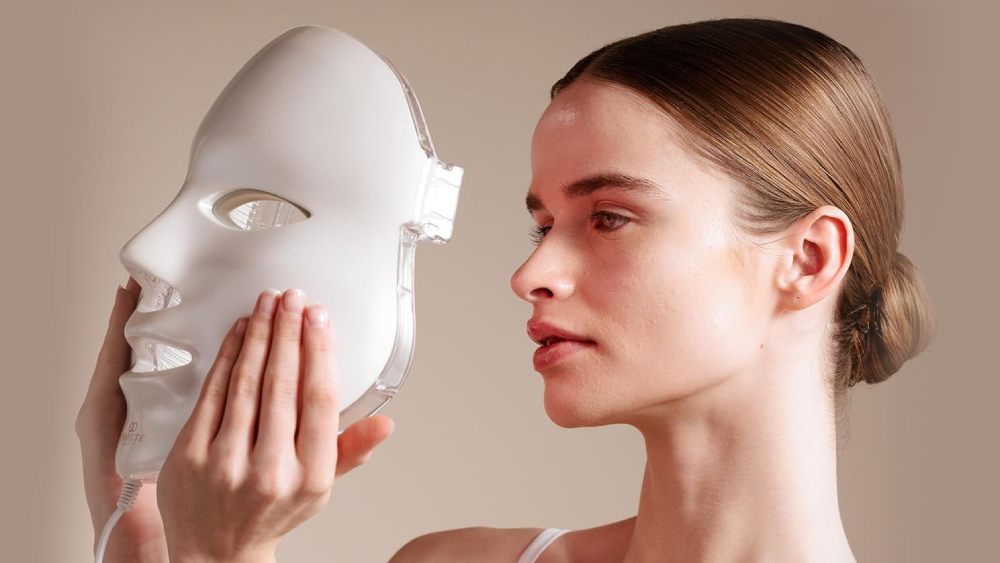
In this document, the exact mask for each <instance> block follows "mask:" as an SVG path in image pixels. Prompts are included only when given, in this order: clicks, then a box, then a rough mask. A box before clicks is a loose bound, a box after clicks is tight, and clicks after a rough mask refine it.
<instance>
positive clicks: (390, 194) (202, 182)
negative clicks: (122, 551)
mask: <svg viewBox="0 0 1000 563" xmlns="http://www.w3.org/2000/svg"><path fill="white" fill-rule="evenodd" d="M461 179H462V169H461V168H459V167H458V166H452V165H449V164H444V163H442V162H441V161H439V160H438V159H437V157H436V155H435V153H434V147H433V145H432V144H431V140H430V136H429V135H428V133H427V128H426V125H425V124H424V119H423V116H422V114H421V112H420V106H419V105H418V104H417V100H416V98H415V97H414V95H413V92H412V91H411V90H410V88H409V85H408V84H407V82H406V80H405V79H404V78H403V76H402V75H400V74H399V73H398V72H397V71H396V70H395V69H394V67H393V66H392V65H391V64H390V63H388V62H387V61H386V60H384V59H382V58H381V57H380V56H379V55H377V54H375V53H374V52H372V51H371V50H369V49H368V48H367V47H365V46H364V45H363V44H361V43H360V42H358V41H357V40H355V39H353V38H351V37H349V36H348V35H345V34H344V33H341V32H339V31H336V30H333V29H328V28H322V27H299V28H295V29H291V30H289V31H287V32H285V33H283V34H282V35H281V36H279V37H277V38H276V39H274V40H273V41H271V42H270V43H269V44H268V45H266V46H265V47H264V48H263V49H261V50H260V52H258V53H257V54H256V55H255V56H254V57H253V58H252V59H250V60H249V61H248V62H247V63H246V64H245V65H244V66H243V68H242V69H241V70H240V71H239V72H238V73H237V74H236V76H235V77H233V79H232V80H231V81H230V83H229V84H228V85H227V86H226V88H225V90H223V92H222V94H220V95H219V98H218V99H217V100H216V101H215V103H214V104H213V105H212V107H211V109H210V110H209V111H208V114H207V115H206V116H205V119H204V120H203V121H202V123H201V126H200V127H199V129H198V132H197V134H196V135H195V139H194V143H193V144H192V147H191V159H190V166H189V170H188V174H187V177H186V178H185V180H184V184H183V186H182V187H181V190H180V192H179V193H178V194H177V196H176V197H175V198H174V199H173V201H171V202H170V204H169V205H168V206H167V208H166V209H165V210H164V211H163V212H161V213H160V214H159V215H158V216H157V217H156V218H155V219H154V220H153V221H152V222H151V223H150V224H149V225H147V226H146V227H145V228H144V229H142V230H141V231H140V232H139V233H138V234H136V235H135V236H134V237H133V238H132V239H131V240H130V241H129V242H128V244H126V245H125V247H124V248H123V249H122V251H121V262H122V264H123V265H124V266H125V268H126V269H127V270H128V271H129V272H130V273H131V274H132V276H133V277H134V278H135V279H136V280H137V281H138V282H139V283H140V285H141V286H142V294H141V298H140V300H139V305H138V307H137V308H136V311H135V313H134V314H133V315H132V317H131V318H130V319H129V321H128V323H127V324H126V327H125V337H126V339H127V340H128V342H129V344H130V345H131V346H132V350H133V366H132V369H131V370H130V371H128V372H126V373H125V374H123V375H122V376H121V378H120V380H119V381H120V383H121V387H122V391H123V392H124V394H125V399H126V402H127V403H128V414H127V418H126V422H125V427H124V428H123V429H122V436H121V440H120V442H119V444H118V452H117V455H116V460H115V461H116V467H117V470H118V472H119V473H120V474H121V475H122V477H124V478H127V479H136V480H141V481H144V482H155V480H156V475H157V474H158V473H159V470H160V467H161V466H162V464H163V461H164V459H165V458H166V456H167V454H168V453H169V452H170V449H171V448H172V446H173V443H174V441H175V439H176V437H177V434H178V433H179V432H180V429H181V427H183V425H184V423H185V422H186V421H187V419H188V417H189V416H190V415H191V412H192V411H193V409H194V404H195V402H196V401H197V398H198V395H199V394H200V392H201V387H202V384H203V381H204V378H205V376H206V374H207V373H208V370H209V368H210V366H211V365H212V362H213V361H214V360H215V356H216V354H217V352H218V349H219V345H220V344H221V342H222V339H223V337H224V336H225V334H226V332H227V331H228V329H229V327H230V326H231V325H232V323H233V322H234V320H235V319H236V318H237V317H240V316H242V315H246V314H249V313H250V311H251V310H252V309H253V304H254V302H255V301H256V298H257V296H258V295H259V293H260V292H261V291H262V290H264V289H267V288H275V289H286V288H290V287H298V288H301V289H302V290H303V291H305V293H306V296H307V298H308V299H309V300H310V301H318V302H321V303H323V304H325V305H326V306H327V308H328V309H329V311H330V319H331V326H332V328H333V332H334V338H335V342H336V346H337V354H336V361H337V364H338V365H337V372H338V374H339V378H340V394H341V395H340V401H341V403H340V409H341V412H340V428H341V430H343V429H344V428H346V427H347V426H349V425H350V424H351V423H353V422H355V421H357V420H359V419H361V418H363V417H365V416H370V415H372V414H374V413H375V412H376V411H378V410H379V409H380V408H381V407H382V406H383V405H385V403H386V402H387V401H389V399H391V398H392V397H393V395H394V394H395V393H396V392H397V390H398V389H399V388H400V386H401V385H402V383H403V379H404V377H405V375H406V372H407V370H408V368H409V365H410V360H411V358H412V356H413V346H414V307H413V289H414V288H413V262H414V251H415V245H416V243H417V242H418V241H421V240H430V241H431V242H434V243H439V244H443V243H445V242H447V241H448V240H450V238H451V233H452V224H453V221H454V216H455V211H456V206H457V204H458V192H459V187H460V184H461Z"/></svg>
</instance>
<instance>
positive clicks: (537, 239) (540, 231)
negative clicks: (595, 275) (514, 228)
mask: <svg viewBox="0 0 1000 563" xmlns="http://www.w3.org/2000/svg"><path fill="white" fill-rule="evenodd" d="M590 218H591V219H601V218H604V219H614V220H615V221H616V222H618V221H620V223H619V224H618V226H616V227H614V228H611V229H605V232H607V231H615V230H618V229H619V228H621V227H623V226H625V225H626V224H627V223H629V222H630V221H631V219H629V218H628V217H625V216H624V215H619V214H618V213H612V212H610V211H595V212H594V213H593V214H592V215H591V216H590ZM551 228H552V227H540V226H538V225H535V226H533V227H532V228H531V242H532V244H534V245H535V246H538V245H539V244H541V242H542V239H543V238H545V234H546V233H548V232H549V229H551ZM598 230H601V229H598Z"/></svg>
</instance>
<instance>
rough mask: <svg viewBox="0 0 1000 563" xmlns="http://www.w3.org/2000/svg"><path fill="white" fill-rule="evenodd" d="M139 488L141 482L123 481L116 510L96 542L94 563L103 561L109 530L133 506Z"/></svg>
mask: <svg viewBox="0 0 1000 563" xmlns="http://www.w3.org/2000/svg"><path fill="white" fill-rule="evenodd" d="M141 488H142V481H135V480H132V479H125V483H124V484H123V485H122V494H121V496H119V497H118V508H116V509H115V511H114V512H113V513H112V514H111V517H110V518H108V522H107V524H105V525H104V530H103V531H102V532H101V539H100V540H99V541H98V542H97V548H96V549H95V550H94V563H101V562H102V561H104V550H105V549H107V547H108V538H109V537H111V530H113V529H114V528H115V524H117V523H118V519H119V518H121V517H122V514H125V513H126V512H128V511H129V510H130V509H131V508H132V505H133V504H135V499H136V498H137V497H138V496H139V489H141Z"/></svg>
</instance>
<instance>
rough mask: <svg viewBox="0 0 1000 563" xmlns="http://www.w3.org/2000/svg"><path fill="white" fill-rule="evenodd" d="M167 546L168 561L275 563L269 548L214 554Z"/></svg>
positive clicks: (192, 562) (186, 562)
mask: <svg viewBox="0 0 1000 563" xmlns="http://www.w3.org/2000/svg"><path fill="white" fill-rule="evenodd" d="M168 547H169V554H170V563H277V558H276V557H275V550H274V549H270V548H262V549H259V550H257V551H252V552H251V551H246V552H242V553H238V554H215V553H206V552H205V551H203V550H200V549H197V548H190V549H189V548H187V547H186V546H175V545H174V544H168Z"/></svg>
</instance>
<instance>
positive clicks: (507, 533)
mask: <svg viewBox="0 0 1000 563" xmlns="http://www.w3.org/2000/svg"><path fill="white" fill-rule="evenodd" d="M541 531H542V529H541V528H486V527H475V528H459V529H455V530H443V531H440V532H432V533H430V534H424V535H422V536H419V537H416V538H414V539H412V540H410V541H409V542H407V543H406V545H404V546H403V547H401V548H400V549H399V551H397V552H396V554H395V555H393V556H392V559H390V560H389V563H425V562H432V561H433V562H434V563H449V562H452V561H454V562H467V561H477V562H479V561H481V562H482V563H492V562H494V561H495V562H497V563H510V562H511V561H517V558H518V556H519V555H520V554H521V552H522V551H523V550H524V548H525V547H527V546H528V544H529V543H531V540H532V539H534V537H535V536H536V535H538V533H539V532H541Z"/></svg>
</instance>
